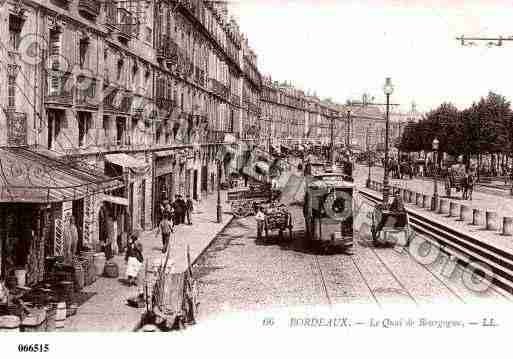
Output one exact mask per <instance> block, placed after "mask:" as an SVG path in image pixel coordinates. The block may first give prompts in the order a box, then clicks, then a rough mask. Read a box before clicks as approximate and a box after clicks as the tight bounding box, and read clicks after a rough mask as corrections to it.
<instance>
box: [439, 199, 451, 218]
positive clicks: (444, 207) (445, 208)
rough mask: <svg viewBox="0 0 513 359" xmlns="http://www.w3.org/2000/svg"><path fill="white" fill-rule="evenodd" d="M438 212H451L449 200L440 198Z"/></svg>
mask: <svg viewBox="0 0 513 359" xmlns="http://www.w3.org/2000/svg"><path fill="white" fill-rule="evenodd" d="M438 213H440V214H449V201H448V200H446V199H445V198H442V199H440V204H439V206H438Z"/></svg>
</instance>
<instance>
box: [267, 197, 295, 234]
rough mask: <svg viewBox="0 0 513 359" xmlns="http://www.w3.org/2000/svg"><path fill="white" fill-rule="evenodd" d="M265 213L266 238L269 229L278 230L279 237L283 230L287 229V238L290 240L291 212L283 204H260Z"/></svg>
mask: <svg viewBox="0 0 513 359" xmlns="http://www.w3.org/2000/svg"><path fill="white" fill-rule="evenodd" d="M262 208H263V211H264V214H265V222H264V231H265V238H266V240H267V239H269V232H270V231H278V235H279V237H280V239H282V238H283V232H284V231H286V230H288V231H289V239H290V240H291V241H292V238H293V237H292V228H293V225H292V214H291V213H290V211H289V209H288V207H287V206H285V205H284V204H279V205H276V204H270V205H263V206H262Z"/></svg>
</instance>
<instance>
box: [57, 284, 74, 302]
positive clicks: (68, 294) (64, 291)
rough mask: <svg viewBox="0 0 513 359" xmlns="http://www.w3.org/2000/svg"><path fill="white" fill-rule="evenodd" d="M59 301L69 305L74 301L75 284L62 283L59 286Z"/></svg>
mask: <svg viewBox="0 0 513 359" xmlns="http://www.w3.org/2000/svg"><path fill="white" fill-rule="evenodd" d="M58 292H59V299H60V300H61V301H64V302H66V303H68V304H70V303H72V302H73V301H74V286H73V282H70V281H62V282H59V285H58Z"/></svg>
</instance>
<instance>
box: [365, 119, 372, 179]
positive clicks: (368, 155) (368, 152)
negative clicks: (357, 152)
mask: <svg viewBox="0 0 513 359" xmlns="http://www.w3.org/2000/svg"><path fill="white" fill-rule="evenodd" d="M369 132H370V126H369V127H367V135H366V138H365V140H366V141H365V142H366V144H367V163H368V165H369V175H368V177H367V183H366V187H367V188H370V183H371V153H370V146H369V135H370V133H369Z"/></svg>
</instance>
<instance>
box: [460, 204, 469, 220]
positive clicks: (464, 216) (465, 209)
mask: <svg viewBox="0 0 513 359" xmlns="http://www.w3.org/2000/svg"><path fill="white" fill-rule="evenodd" d="M460 221H462V222H466V223H470V222H472V210H471V208H470V207H469V206H467V205H466V204H462V205H461V207H460Z"/></svg>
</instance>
